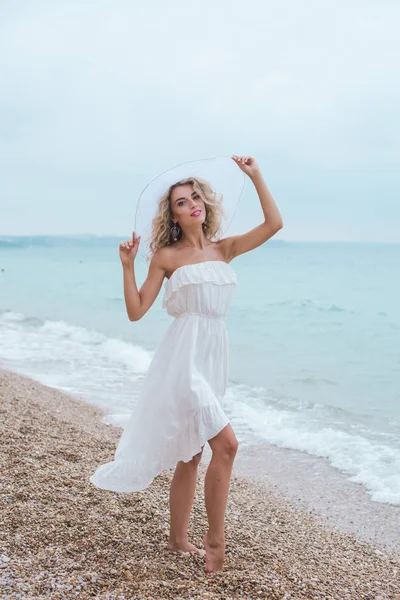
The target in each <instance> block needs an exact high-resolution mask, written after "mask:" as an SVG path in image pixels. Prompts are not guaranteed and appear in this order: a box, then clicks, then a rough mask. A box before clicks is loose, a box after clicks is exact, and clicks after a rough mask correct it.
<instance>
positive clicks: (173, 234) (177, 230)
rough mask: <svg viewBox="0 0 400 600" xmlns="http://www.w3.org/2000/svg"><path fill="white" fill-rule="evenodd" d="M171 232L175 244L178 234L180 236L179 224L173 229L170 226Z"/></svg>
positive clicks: (174, 225)
mask: <svg viewBox="0 0 400 600" xmlns="http://www.w3.org/2000/svg"><path fill="white" fill-rule="evenodd" d="M169 230H170V232H171V235H172V237H173V238H174V242H176V239H177V237H178V234H179V227H178V224H177V223H174V224H173V226H172V227H171V226H170V228H169Z"/></svg>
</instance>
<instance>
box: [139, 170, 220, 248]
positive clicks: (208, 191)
mask: <svg viewBox="0 0 400 600" xmlns="http://www.w3.org/2000/svg"><path fill="white" fill-rule="evenodd" d="M180 185H191V186H193V191H195V192H197V193H198V194H199V196H200V198H201V199H202V200H203V202H204V204H205V207H206V217H205V220H204V223H203V232H204V235H205V236H206V237H207V238H208V239H210V240H213V239H215V238H218V236H219V235H221V221H222V218H223V217H224V216H225V214H224V210H223V207H222V199H223V195H222V194H217V193H216V192H214V190H213V189H212V187H211V185H210V184H209V183H208V182H207V181H206V180H205V179H201V178H200V177H187V178H186V179H181V180H180V181H177V182H176V183H174V184H172V185H171V186H170V187H169V188H168V190H167V191H166V192H165V194H164V195H163V196H162V197H161V198H160V200H159V202H158V208H157V212H156V215H155V217H154V218H153V220H152V231H151V236H150V242H149V248H150V249H149V251H148V253H147V257H148V260H151V258H152V257H153V255H154V254H155V252H156V251H157V250H158V249H159V248H164V247H165V246H171V245H172V244H174V239H173V237H172V235H171V231H170V227H171V226H172V225H173V222H172V208H171V195H172V191H173V190H174V189H175V188H176V187H178V186H180ZM176 225H177V227H178V229H179V233H178V235H177V236H176V237H177V240H176V241H179V240H180V239H181V237H182V229H181V228H180V226H179V223H177V224H176Z"/></svg>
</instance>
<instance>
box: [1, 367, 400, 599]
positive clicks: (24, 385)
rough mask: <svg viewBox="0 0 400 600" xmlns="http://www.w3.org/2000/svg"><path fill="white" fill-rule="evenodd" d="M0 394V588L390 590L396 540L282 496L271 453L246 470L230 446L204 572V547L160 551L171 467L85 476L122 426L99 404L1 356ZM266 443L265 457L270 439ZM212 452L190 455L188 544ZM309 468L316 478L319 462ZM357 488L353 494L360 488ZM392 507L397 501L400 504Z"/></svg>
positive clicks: (261, 592) (354, 593)
mask: <svg viewBox="0 0 400 600" xmlns="http://www.w3.org/2000/svg"><path fill="white" fill-rule="evenodd" d="M0 400H1V406H0V408H1V415H2V419H1V427H2V439H3V440H4V443H3V456H2V463H3V465H2V475H1V477H2V489H3V492H2V508H3V511H2V513H3V516H2V531H3V532H4V533H5V542H4V543H3V544H2V546H1V550H0V554H1V557H0V566H2V568H1V570H0V581H1V587H2V588H3V590H4V592H6V594H7V597H10V598H18V597H21V598H22V597H23V598H30V597H31V598H35V599H36V598H45V597H49V592H50V591H51V593H52V596H51V597H52V598H53V597H54V598H64V597H72V595H73V596H74V597H79V598H82V599H83V598H90V597H93V595H96V597H97V598H120V599H121V600H122V599H123V598H146V599H147V598H148V599H151V598H182V599H183V598H189V597H193V598H195V599H197V598H199V599H200V598H210V599H211V598H216V597H222V598H226V599H227V600H228V599H229V598H238V597H239V598H271V599H274V598H276V599H278V598H279V599H282V598H287V599H290V598H293V599H298V598H304V599H310V598H315V599H316V600H317V599H321V600H322V598H324V599H325V598H332V599H333V598H351V599H353V598H375V597H377V598H381V599H385V598H399V599H400V583H399V579H400V578H399V574H400V556H399V554H400V553H399V554H397V552H395V549H394V548H393V549H392V550H391V549H390V548H387V549H386V550H387V551H386V550H384V549H383V546H381V545H380V544H378V540H376V543H372V542H367V541H365V539H364V540H362V539H360V536H361V537H362V535H363V532H362V531H359V532H358V534H359V535H358V537H357V536H356V535H353V533H344V532H343V531H339V529H338V528H336V527H334V526H333V523H329V522H328V521H327V519H326V518H322V516H321V515H320V514H314V513H311V512H310V505H309V506H308V507H307V506H306V505H303V506H299V505H297V506H295V505H294V496H293V497H292V498H291V499H290V500H289V499H288V498H289V495H290V494H289V492H290V490H288V489H285V493H286V494H287V495H288V497H286V498H285V497H284V493H283V491H282V488H280V487H279V485H278V483H279V481H278V480H279V477H278V475H279V476H280V478H282V477H283V474H282V472H280V473H275V474H274V473H273V470H272V469H271V468H270V467H269V471H268V476H269V479H267V480H265V481H260V478H259V476H260V474H259V473H255V472H253V473H252V472H251V470H250V466H251V465H254V455H253V456H252V454H251V452H252V451H250V450H249V449H246V448H244V449H243V452H242V454H241V453H240V448H239V453H238V456H237V458H236V460H235V463H234V471H233V474H232V481H231V490H230V495H229V498H228V505H227V512H226V541H227V553H226V562H225V567H224V570H223V571H222V572H220V573H215V574H212V575H210V574H206V573H205V572H204V559H203V558H202V557H197V556H190V557H186V556H179V555H175V554H173V553H169V552H167V551H166V543H167V540H168V520H169V518H168V517H169V511H168V493H169V484H170V481H171V479H172V474H173V472H172V470H171V471H166V472H164V473H162V474H161V475H159V476H158V477H156V478H155V480H154V481H153V483H152V484H151V485H150V486H149V487H148V488H147V489H146V490H144V491H142V492H138V493H133V494H115V493H113V492H108V491H104V490H99V489H97V488H95V486H93V485H92V484H91V483H90V482H89V476H90V474H91V473H92V472H93V471H94V470H95V468H96V466H97V465H98V464H100V463H102V462H105V461H106V460H111V459H112V457H113V454H114V451H115V447H116V444H117V441H118V439H119V437H120V435H121V431H122V430H121V429H120V428H117V427H115V426H113V425H108V424H105V423H103V422H102V418H103V416H104V412H103V411H102V410H101V409H100V408H98V407H96V406H94V405H93V404H90V403H88V402H87V401H85V400H83V399H79V398H75V397H72V396H69V395H67V394H65V393H64V392H61V391H59V390H56V389H54V388H50V387H47V386H44V385H42V384H40V383H38V382H37V381H35V380H33V379H30V378H28V377H25V376H22V375H19V374H16V373H13V372H9V371H5V370H2V369H0ZM206 449H207V450H209V449H208V446H207V445H206V448H205V450H206ZM247 450H249V451H248V452H247ZM277 450H283V449H279V448H278V449H277ZM253 451H254V450H253ZM267 454H268V457H269V461H270V464H274V460H273V458H274V456H273V453H271V449H270V448H268V449H267V450H266V455H265V457H266V458H268V457H267ZM289 454H290V451H288V452H287V456H289ZM209 456H210V453H209V452H208V453H207V452H206V453H205V454H204V462H203V461H202V463H201V464H200V467H199V478H198V486H197V490H196V498H195V503H194V506H193V513H192V517H191V524H190V540H191V541H192V542H193V543H195V544H196V543H197V545H199V546H201V539H202V534H203V533H204V532H205V531H206V522H207V521H206V513H205V508H204V487H203V483H204V473H205V470H206V466H207V463H208V459H209ZM307 456H308V455H307ZM258 458H259V457H258ZM312 458H313V457H311V459H312ZM307 460H308V459H307ZM290 466H291V468H294V466H295V465H294V464H290ZM244 473H246V477H245V476H244ZM285 476H286V477H287V473H286V475H285ZM319 476H320V478H321V479H322V480H323V471H321V472H320V473H319ZM350 483H351V484H352V485H354V486H358V484H354V483H353V482H350ZM358 487H361V486H358ZM326 493H327V492H326V490H325V491H324V494H326ZM365 493H366V492H365ZM354 498H356V502H355V503H354V504H355V505H357V506H358V500H359V496H358V495H357V494H356V496H353V502H354ZM371 504H379V503H373V502H371ZM383 506H388V507H389V508H390V507H391V506H393V505H383ZM393 508H394V509H396V510H395V514H396V515H397V514H398V512H400V511H397V508H400V507H393ZM338 510H339V509H338ZM359 516H360V518H362V517H363V515H362V514H361V513H360V515H359ZM364 518H367V519H368V520H370V517H369V516H367V515H364ZM385 526H389V522H386V524H385ZM384 529H385V527H383V531H384ZM364 533H365V532H364ZM380 541H382V542H383V541H384V537H382V539H381V540H380ZM65 594H70V596H68V595H67V596H65Z"/></svg>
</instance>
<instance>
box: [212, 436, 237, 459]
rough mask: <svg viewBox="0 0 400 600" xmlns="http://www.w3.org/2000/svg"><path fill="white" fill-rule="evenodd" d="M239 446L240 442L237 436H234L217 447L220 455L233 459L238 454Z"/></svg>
mask: <svg viewBox="0 0 400 600" xmlns="http://www.w3.org/2000/svg"><path fill="white" fill-rule="evenodd" d="M238 448H239V442H238V441H237V439H236V437H234V436H232V437H229V438H228V439H226V440H224V441H223V443H222V444H220V446H219V447H218V449H216V451H217V454H218V455H219V456H220V457H222V458H224V459H226V460H233V459H234V458H235V456H236V453H237V451H238Z"/></svg>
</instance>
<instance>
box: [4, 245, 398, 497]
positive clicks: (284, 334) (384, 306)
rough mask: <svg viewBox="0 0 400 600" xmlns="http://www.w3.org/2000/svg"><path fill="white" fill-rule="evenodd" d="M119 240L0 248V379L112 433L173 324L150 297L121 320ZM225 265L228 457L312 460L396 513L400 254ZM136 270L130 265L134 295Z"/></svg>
mask: <svg viewBox="0 0 400 600" xmlns="http://www.w3.org/2000/svg"><path fill="white" fill-rule="evenodd" d="M121 241H122V239H121V238H119V237H112V236H94V235H88V236H73V237H60V236H33V237H27V236H23V237H16V236H7V237H6V236H3V237H0V366H1V367H2V368H4V369H9V370H11V371H14V372H17V373H20V374H23V375H27V376H29V377H32V378H34V379H36V380H38V381H39V382H41V383H43V384H45V385H48V386H52V387H55V388H58V389H61V390H63V391H65V392H67V393H69V394H71V395H75V396H79V397H80V398H83V399H84V400H86V401H87V402H90V403H92V404H95V405H97V406H99V407H100V408H102V409H103V410H104V411H105V416H104V421H105V422H111V423H114V424H116V425H119V426H121V427H123V424H124V422H126V419H127V416H128V415H129V414H130V413H131V412H132V410H134V407H135V403H136V401H137V398H138V396H139V394H140V390H141V387H142V385H143V381H144V377H145V375H146V371H147V369H148V366H149V364H150V361H151V359H152V356H153V354H154V352H155V350H156V348H157V345H158V343H159V342H160V341H161V338H162V336H163V334H164V333H165V332H166V330H167V329H168V327H169V326H170V324H171V323H172V321H173V318H172V317H170V316H169V315H168V314H167V313H166V311H165V310H163V309H162V308H161V301H162V292H163V289H164V288H162V291H161V292H160V294H159V296H158V297H157V299H156V301H155V302H154V304H153V305H152V307H151V308H150V310H149V311H148V312H147V313H146V315H145V316H144V317H143V318H142V319H141V320H140V321H137V322H131V321H129V319H128V317H127V313H126V308H125V303H124V298H123V280H122V269H121V264H120V260H119V255H118V246H119V243H120V242H121ZM231 266H232V267H233V268H234V269H235V271H236V275H237V282H238V283H237V288H236V292H235V295H234V299H233V302H232V305H231V308H230V310H229V313H228V316H227V318H226V325H227V330H228V337H229V342H230V346H229V369H230V377H229V384H228V388H227V391H226V397H225V399H224V400H225V402H224V408H225V410H226V412H227V414H228V416H229V418H230V421H231V424H232V427H233V429H234V431H235V433H236V436H237V437H238V440H239V443H240V445H241V448H246V445H248V446H251V447H253V448H254V446H257V445H258V446H262V445H264V446H265V445H271V444H272V445H274V446H277V447H282V448H288V449H291V450H293V451H298V452H303V453H307V454H309V455H312V456H314V457H320V458H321V459H322V458H323V459H325V460H327V461H329V464H330V465H331V466H332V467H333V468H334V469H337V470H339V471H340V472H341V473H342V474H345V476H346V477H347V478H349V479H351V480H352V481H355V482H357V483H359V484H361V485H362V486H363V487H364V488H365V490H366V491H367V492H368V494H369V496H370V498H371V500H373V501H376V502H381V503H388V504H394V505H400V276H399V273H400V244H384V243H379V244H378V243H348V242H335V243H333V242H285V241H283V240H273V239H271V240H269V241H268V242H267V243H266V244H264V245H263V246H261V247H259V248H257V249H255V250H253V251H252V252H249V253H246V254H243V255H241V256H238V257H237V258H235V259H234V260H233V261H232V262H231ZM147 268H148V267H147V264H146V261H145V260H144V258H143V257H141V256H140V255H138V256H137V259H136V261H135V272H136V279H137V283H138V286H139V287H140V286H141V284H142V283H143V281H144V279H145V277H146V273H147ZM396 273H397V275H396ZM166 368H168V365H166Z"/></svg>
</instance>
